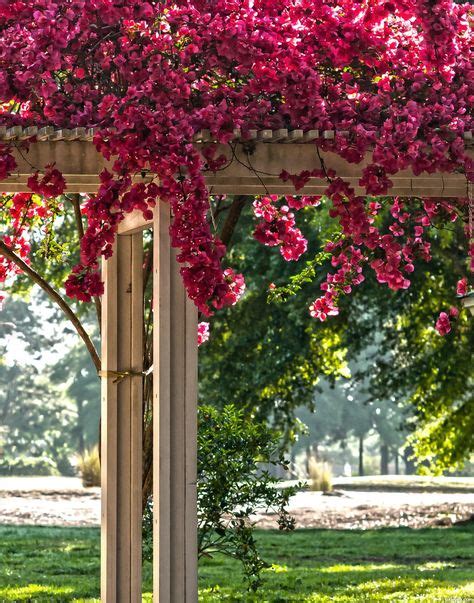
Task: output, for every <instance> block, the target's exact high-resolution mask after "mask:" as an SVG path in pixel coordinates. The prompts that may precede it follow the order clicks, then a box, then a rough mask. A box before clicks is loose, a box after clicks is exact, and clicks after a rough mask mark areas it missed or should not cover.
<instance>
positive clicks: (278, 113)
mask: <svg viewBox="0 0 474 603" xmlns="http://www.w3.org/2000/svg"><path fill="white" fill-rule="evenodd" d="M472 20H473V9H472V6H471V5H470V3H468V2H467V3H465V4H460V3H456V2H453V1H452V0H397V1H396V2H395V1H393V2H388V1H386V0H361V1H358V2H354V1H353V0H338V1H337V2H336V1H335V0H322V1H320V2H314V1H313V0H295V1H293V2H287V1H283V0H271V1H269V0H173V1H171V0H149V1H147V2H144V1H137V0H131V1H125V0H113V1H112V0H87V1H86V0H67V1H62V2H60V1H57V0H37V1H35V2H34V3H31V2H25V1H20V0H19V1H15V0H12V1H8V2H5V1H3V2H0V94H1V99H0V126H1V125H5V126H8V127H11V126H13V125H22V126H25V127H26V126H29V125H35V126H43V125H51V126H55V127H57V128H74V127H95V128H97V131H98V133H97V135H96V137H95V140H94V144H95V145H96V147H97V149H98V151H99V152H100V153H102V154H103V156H104V157H105V158H107V159H110V160H111V168H110V171H104V172H103V173H102V174H101V175H100V187H99V190H98V192H97V194H95V195H91V196H90V197H89V199H88V201H87V203H86V205H85V207H84V214H85V216H86V218H87V224H88V227H87V231H86V233H85V236H84V237H83V239H82V246H81V263H80V265H78V266H76V267H75V268H74V269H73V270H72V273H71V275H70V277H69V278H68V281H67V283H66V289H67V293H68V295H70V296H72V297H76V298H79V299H83V300H88V299H90V298H91V296H95V295H100V294H101V293H102V290H103V288H102V283H101V279H100V274H99V259H100V258H101V257H102V256H103V257H106V258H107V257H109V256H110V254H111V253H112V248H113V243H114V240H115V236H116V232H117V227H118V224H119V223H120V221H121V220H122V219H123V218H124V216H125V215H126V214H127V213H129V212H131V211H133V210H140V211H142V212H143V213H144V215H145V216H146V217H150V215H151V211H152V209H153V207H154V206H155V205H156V203H157V202H160V203H168V204H169V205H170V207H171V211H172V215H173V221H172V225H171V229H170V234H171V240H172V245H173V246H174V247H176V248H177V249H178V250H179V253H178V260H179V262H180V264H181V274H182V277H183V280H184V283H185V286H186V289H187V291H188V294H189V296H190V297H191V299H193V300H194V302H195V303H196V305H197V306H198V308H199V309H200V311H201V312H202V313H203V314H205V315H209V314H211V313H212V312H213V311H214V310H215V309H218V308H221V307H223V306H225V305H231V304H234V303H235V302H236V301H237V300H238V299H239V297H240V296H241V295H242V293H243V291H244V280H243V277H242V275H239V274H235V273H234V272H233V270H232V269H231V268H228V267H226V266H225V265H223V258H224V256H225V247H224V245H223V244H222V242H221V241H220V240H219V238H218V237H217V236H216V235H215V233H214V231H213V229H212V227H211V220H210V219H209V191H208V189H207V187H206V184H205V179H204V171H205V169H213V170H215V169H218V168H219V166H220V165H221V164H222V158H219V157H216V156H215V147H214V146H213V144H209V146H208V148H207V149H206V150H205V152H204V153H203V154H201V153H199V151H198V150H196V147H195V145H194V144H193V141H194V137H195V135H196V133H197V132H198V131H200V130H202V129H209V130H210V132H211V135H212V138H213V139H214V141H215V142H216V143H221V144H225V143H227V142H229V140H230V139H231V138H232V133H233V129H234V128H240V129H241V131H242V133H243V134H244V135H245V134H246V133H248V132H249V130H251V129H262V128H273V129H276V128H300V129H307V130H309V129H313V130H318V131H320V132H324V131H327V130H330V131H333V132H335V133H336V134H335V136H334V137H329V138H325V137H323V136H321V137H320V138H317V139H316V140H315V141H314V144H315V146H316V147H318V148H319V149H322V150H324V151H331V152H334V153H337V154H338V155H339V156H341V157H343V158H344V159H346V160H347V161H349V162H352V163H360V162H362V161H363V160H364V161H367V156H370V158H371V160H370V161H369V163H366V164H364V165H365V167H364V170H363V175H362V178H361V180H360V186H361V187H363V188H364V189H365V191H366V193H367V195H369V196H370V197H369V196H361V195H357V194H356V193H355V192H354V190H353V188H351V187H350V186H349V184H348V183H346V182H344V181H342V180H341V179H340V178H338V177H337V174H334V173H332V172H330V171H328V172H326V171H325V170H321V169H319V168H318V169H317V170H315V171H314V172H303V173H301V174H288V173H287V172H283V173H282V174H281V178H282V179H283V180H290V181H292V182H293V184H294V185H295V189H296V191H298V190H301V189H302V188H303V187H304V185H305V183H306V182H307V181H308V179H309V178H311V177H314V176H318V177H324V178H326V179H327V182H328V186H327V190H326V192H325V195H324V196H323V197H322V198H312V199H311V198H308V197H295V196H291V197H288V199H287V200H286V201H284V202H283V203H282V202H279V201H278V200H276V199H275V198H273V197H270V196H266V197H262V198H259V199H257V200H256V201H255V204H254V212H255V216H256V218H257V225H256V229H255V237H256V238H257V239H258V240H259V241H261V242H262V243H263V244H265V245H269V246H278V247H279V248H280V252H281V254H282V255H283V257H284V258H285V259H286V260H297V259H298V258H299V257H300V256H301V255H302V254H303V253H304V252H305V250H306V247H307V242H306V239H305V237H304V235H303V233H302V232H301V230H300V229H299V228H298V227H297V226H296V221H295V213H296V212H298V211H300V210H301V209H302V208H304V207H306V206H308V205H317V204H319V203H321V202H327V203H329V204H330V207H331V209H330V213H331V216H332V217H333V218H334V219H335V220H337V221H338V222H339V224H340V229H341V233H342V237H341V238H339V239H338V240H337V242H336V243H333V244H330V245H329V246H328V247H327V251H330V252H331V253H332V254H333V261H332V264H333V268H334V272H332V273H331V274H329V275H328V277H327V279H326V280H325V282H324V283H323V286H322V289H323V295H322V297H320V298H318V299H317V300H316V301H315V302H314V303H313V304H312V306H311V310H310V311H311V314H312V315H313V316H315V317H317V318H319V319H321V320H324V319H325V318H326V317H327V316H331V315H335V314H337V312H338V307H337V304H338V298H339V296H340V295H341V294H347V293H349V292H350V291H351V290H352V288H353V287H354V286H357V285H358V284H360V283H361V282H362V281H363V279H364V276H363V270H364V266H366V265H367V266H370V267H371V268H372V269H373V270H374V271H375V274H376V276H377V279H378V281H379V282H380V283H384V284H387V285H388V286H389V287H390V288H392V289H403V288H406V287H408V286H409V284H410V274H411V272H412V271H413V269H414V260H415V258H416V257H422V258H424V259H429V254H430V247H429V242H428V241H427V237H426V231H427V228H428V227H429V226H430V225H431V223H432V221H433V220H437V221H438V220H443V221H448V222H449V221H450V220H453V219H459V216H465V215H466V214H467V203H466V200H446V201H443V200H436V199H435V200H431V201H425V202H424V203H423V202H422V201H421V200H420V199H413V198H407V199H394V200H392V202H391V203H392V205H391V215H392V217H393V223H392V224H391V225H390V231H389V234H387V233H385V234H382V232H381V230H380V221H379V220H377V216H378V215H379V213H380V209H381V207H380V204H379V202H378V201H377V200H376V199H375V197H376V196H380V195H387V194H389V193H390V186H391V180H390V177H391V176H393V175H394V174H396V173H397V172H399V171H400V170H406V169H408V170H412V171H413V172H414V173H415V174H421V173H423V172H427V173H433V172H435V171H440V172H461V173H464V174H465V175H466V178H467V179H468V180H471V181H472V179H473V178H474V176H473V174H474V169H473V167H474V165H473V161H472V159H470V158H469V156H468V154H467V153H466V149H465V140H464V135H465V133H466V132H470V131H471V130H472V129H473V118H472V115H471V113H470V109H471V108H472V104H473V100H474V77H473V76H474V69H473V61H472V46H473V44H472V41H473V40H472ZM31 142H34V139H32V140H30V141H25V142H24V143H23V145H24V152H25V153H27V148H28V144H29V143H31ZM315 156H317V155H316V153H315ZM318 166H319V164H318ZM38 167H39V168H41V169H42V170H43V171H42V172H41V173H33V174H32V177H31V178H30V180H29V186H30V188H31V190H32V191H33V192H34V193H37V194H39V195H42V196H43V197H44V198H45V199H46V201H45V203H44V204H33V206H32V207H33V210H31V207H30V206H29V208H28V210H25V211H26V214H25V215H26V218H25V219H24V220H23V219H22V220H21V221H20V223H17V224H16V225H15V224H13V223H12V224H13V225H10V227H9V228H10V231H9V232H8V233H7V234H8V237H10V238H9V239H8V241H9V244H11V246H12V248H14V249H15V250H17V251H18V252H19V253H21V254H22V255H23V256H24V257H27V255H28V236H27V235H28V232H27V231H28V225H29V224H31V220H32V219H33V218H34V219H37V218H38V216H39V217H41V216H40V213H38V212H40V211H43V210H41V207H43V208H44V207H45V206H46V205H45V204H47V199H49V198H51V197H52V196H57V195H60V194H61V193H62V192H63V191H64V190H67V182H65V181H64V179H63V176H62V175H61V174H60V173H59V172H58V171H57V169H56V168H55V166H38ZM14 170H15V163H14V160H13V157H12V154H11V149H10V147H9V145H8V143H5V144H4V145H2V146H0V179H4V178H6V177H7V175H8V174H9V173H12V172H14ZM32 171H33V172H35V170H32ZM141 174H145V175H147V174H151V175H154V178H153V179H152V180H151V181H144V182H139V183H137V180H136V179H135V180H134V177H135V176H136V175H141ZM303 192H304V191H303ZM23 199H24V198H23V197H18V196H15V197H14V200H13V201H12V202H11V207H12V211H13V212H15V211H18V210H19V208H20V207H23V205H22V204H24V200H23ZM31 211H33V213H34V216H32V215H30V213H31ZM28 212H30V213H28ZM5 240H7V239H5ZM471 251H473V248H472V246H471ZM12 269H13V268H12V266H11V265H10V264H8V263H7V262H5V261H3V262H2V263H1V264H0V282H2V281H4V280H5V279H6V278H8V274H9V273H10V272H11V270H12ZM440 320H442V326H441V327H440V329H439V330H440V331H444V332H446V331H447V326H446V318H444V317H443V319H441V318H440ZM448 320H449V317H448ZM201 337H202V338H203V337H205V331H202V333H201Z"/></svg>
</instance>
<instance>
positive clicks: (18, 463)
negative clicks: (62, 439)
mask: <svg viewBox="0 0 474 603" xmlns="http://www.w3.org/2000/svg"><path fill="white" fill-rule="evenodd" d="M0 475H39V476H44V475H59V470H58V466H57V463H55V462H54V460H53V459H52V458H51V457H49V456H47V455H41V456H27V455H26V454H22V455H21V456H18V457H13V456H10V455H8V454H5V455H2V460H1V463H0Z"/></svg>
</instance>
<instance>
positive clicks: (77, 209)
mask: <svg viewBox="0 0 474 603" xmlns="http://www.w3.org/2000/svg"><path fill="white" fill-rule="evenodd" d="M65 197H66V199H68V200H69V201H70V202H71V203H72V206H73V207H74V216H75V218H76V226H77V232H78V234H79V243H80V242H81V240H82V237H83V236H84V224H83V223H82V213H81V195H80V194H79V193H74V194H71V195H65ZM94 305H95V312H96V315H97V322H98V325H99V333H102V320H101V316H102V304H101V301H100V298H99V297H97V296H96V297H94Z"/></svg>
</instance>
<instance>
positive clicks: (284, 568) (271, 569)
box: [265, 563, 288, 574]
mask: <svg viewBox="0 0 474 603" xmlns="http://www.w3.org/2000/svg"><path fill="white" fill-rule="evenodd" d="M265 571H266V572H274V573H275V574H281V573H283V572H287V571H288V567H287V566H286V565H277V564H276V563H273V564H272V565H271V567H269V568H267V569H266V570H265Z"/></svg>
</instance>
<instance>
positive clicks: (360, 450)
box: [359, 436, 365, 476]
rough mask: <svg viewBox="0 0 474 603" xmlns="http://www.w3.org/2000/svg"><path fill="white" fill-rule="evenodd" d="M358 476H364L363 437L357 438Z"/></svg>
mask: <svg viewBox="0 0 474 603" xmlns="http://www.w3.org/2000/svg"><path fill="white" fill-rule="evenodd" d="M359 475H361V476H362V475H365V474H364V436H359Z"/></svg>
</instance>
